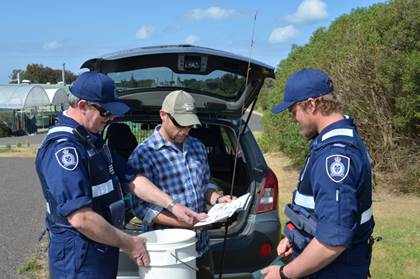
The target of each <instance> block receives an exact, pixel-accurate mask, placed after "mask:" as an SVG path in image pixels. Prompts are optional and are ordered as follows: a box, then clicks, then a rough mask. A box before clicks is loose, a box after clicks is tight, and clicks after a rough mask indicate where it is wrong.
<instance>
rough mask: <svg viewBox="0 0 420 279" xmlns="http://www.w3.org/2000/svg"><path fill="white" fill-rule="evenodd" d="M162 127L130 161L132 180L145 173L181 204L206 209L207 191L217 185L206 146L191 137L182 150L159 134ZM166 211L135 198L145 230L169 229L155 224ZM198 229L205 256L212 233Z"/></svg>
mask: <svg viewBox="0 0 420 279" xmlns="http://www.w3.org/2000/svg"><path fill="white" fill-rule="evenodd" d="M159 128H160V126H158V127H156V129H155V130H154V132H153V134H152V135H151V136H150V137H149V138H147V139H146V140H145V141H144V142H142V143H141V144H139V145H138V146H137V148H136V149H135V150H134V151H133V153H132V154H131V156H130V158H129V160H128V166H129V171H128V174H127V179H128V181H132V180H133V179H134V178H135V177H136V176H137V175H142V176H145V177H147V178H148V179H149V180H150V181H152V182H153V183H154V184H155V185H156V186H157V187H159V189H161V190H162V191H164V192H165V193H167V194H168V195H169V196H171V197H172V198H173V199H174V200H175V201H176V202H177V203H180V204H183V205H185V206H187V207H189V208H191V209H192V210H194V211H196V212H205V211H206V199H205V193H206V192H207V190H209V189H210V188H212V186H213V185H212V184H209V179H210V169H209V165H208V162H207V153H206V149H205V146H204V145H203V144H202V143H201V142H200V141H199V140H197V139H196V138H193V137H190V136H188V137H187V138H186V139H185V141H184V143H183V145H182V150H180V149H179V148H178V147H177V146H176V145H174V144H172V143H171V142H169V141H167V140H166V139H165V138H164V137H163V136H162V135H161V134H160V133H159ZM162 210H163V208H161V207H159V206H157V205H154V204H150V203H147V202H145V201H143V200H140V199H135V203H134V212H135V214H136V216H137V217H139V218H141V219H142V220H143V231H150V230H156V229H164V228H168V226H165V225H160V224H154V223H153V220H154V218H155V217H156V216H157V215H158V214H159V213H160V212H161V211H162ZM196 232H197V239H198V242H197V253H198V255H199V256H201V255H202V254H203V253H204V252H206V251H207V250H208V243H209V241H208V235H207V232H206V231H201V230H197V231H196Z"/></svg>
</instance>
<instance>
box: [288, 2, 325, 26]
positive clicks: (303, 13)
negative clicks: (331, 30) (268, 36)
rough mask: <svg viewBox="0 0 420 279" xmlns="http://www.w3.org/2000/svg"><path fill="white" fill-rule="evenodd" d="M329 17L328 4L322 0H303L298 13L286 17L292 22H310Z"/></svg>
mask: <svg viewBox="0 0 420 279" xmlns="http://www.w3.org/2000/svg"><path fill="white" fill-rule="evenodd" d="M327 17H328V12H327V4H325V2H324V1H322V0H303V2H302V3H300V5H299V7H298V8H297V11H296V13H294V14H291V15H288V16H286V17H285V18H284V19H285V20H286V21H288V22H291V23H309V22H315V21H320V20H324V19H326V18H327Z"/></svg>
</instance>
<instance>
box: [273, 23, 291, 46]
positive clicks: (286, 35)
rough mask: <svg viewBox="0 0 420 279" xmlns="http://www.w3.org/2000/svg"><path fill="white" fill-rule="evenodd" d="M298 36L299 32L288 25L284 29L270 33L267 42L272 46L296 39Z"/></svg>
mask: <svg viewBox="0 0 420 279" xmlns="http://www.w3.org/2000/svg"><path fill="white" fill-rule="evenodd" d="M298 35H299V30H297V29H296V28H295V27H294V26H293V25H288V26H286V27H280V28H277V29H274V30H273V31H271V34H270V38H269V39H268V41H269V42H270V43H272V44H276V43H284V42H287V41H289V40H291V39H294V38H296V37H297V36H298Z"/></svg>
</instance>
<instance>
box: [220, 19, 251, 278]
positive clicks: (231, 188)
mask: <svg viewBox="0 0 420 279" xmlns="http://www.w3.org/2000/svg"><path fill="white" fill-rule="evenodd" d="M257 14H258V11H256V12H255V14H254V19H253V22H252V35H251V45H250V48H249V56H248V66H247V71H246V78H245V89H244V90H246V87H247V86H248V80H249V73H250V71H251V57H252V50H253V47H254V34H255V22H256V21H257ZM245 97H246V96H244V98H243V100H242V105H241V118H240V119H242V118H243V116H244V114H245V99H246V98H245ZM255 103H256V99H255V101H254V102H253V104H252V109H253V108H254V105H255ZM252 109H251V112H252ZM250 117H251V113H250V114H249V115H248V117H247V120H246V122H243V125H240V126H239V133H238V136H237V137H236V150H235V159H234V161H233V171H232V182H231V185H230V193H229V194H230V196H232V195H233V185H235V176H236V164H237V161H238V154H239V140H240V137H241V135H242V134H243V132H244V131H245V128H246V125H247V123H248V121H249V119H250ZM240 123H241V122H240ZM228 231H229V222H228V221H227V222H225V234H224V236H223V248H222V256H221V258H220V270H219V279H221V278H222V274H223V264H224V259H225V253H226V241H227V235H228Z"/></svg>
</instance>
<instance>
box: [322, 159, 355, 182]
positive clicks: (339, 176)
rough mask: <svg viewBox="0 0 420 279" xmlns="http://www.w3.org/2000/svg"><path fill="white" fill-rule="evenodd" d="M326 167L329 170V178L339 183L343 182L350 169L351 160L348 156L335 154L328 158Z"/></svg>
mask: <svg viewBox="0 0 420 279" xmlns="http://www.w3.org/2000/svg"><path fill="white" fill-rule="evenodd" d="M325 166H326V168H327V174H328V177H329V178H330V179H331V180H332V181H334V182H336V183H339V182H341V181H343V180H344V179H345V178H346V176H347V174H348V173H349V169H350V158H349V157H347V156H343V155H339V154H335V155H332V156H328V157H327V159H326V160H325Z"/></svg>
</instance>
